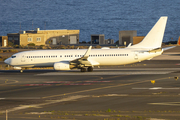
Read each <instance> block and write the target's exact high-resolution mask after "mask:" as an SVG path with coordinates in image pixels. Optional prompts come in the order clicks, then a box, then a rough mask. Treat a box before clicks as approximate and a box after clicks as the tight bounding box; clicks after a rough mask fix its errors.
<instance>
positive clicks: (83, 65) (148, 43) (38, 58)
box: [4, 16, 172, 72]
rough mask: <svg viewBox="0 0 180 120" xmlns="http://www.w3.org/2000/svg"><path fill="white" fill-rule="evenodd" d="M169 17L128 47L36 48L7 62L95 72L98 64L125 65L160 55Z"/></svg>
mask: <svg viewBox="0 0 180 120" xmlns="http://www.w3.org/2000/svg"><path fill="white" fill-rule="evenodd" d="M166 22H167V17H166V16H165V17H161V18H160V19H159V20H158V22H157V23H156V24H155V25H154V27H153V28H152V29H151V30H150V32H149V33H148V34H147V35H146V37H145V38H144V39H143V41H142V42H140V43H138V44H136V45H132V46H131V44H130V45H129V46H128V47H126V48H121V49H120V48H115V49H110V48H107V47H104V48H101V49H91V48H92V46H90V47H89V48H88V49H70V50H34V51H25V52H19V53H16V54H14V55H12V56H11V57H10V58H8V59H6V60H5V61H4V62H5V63H6V64H8V65H11V66H13V67H14V69H20V70H21V72H23V70H22V68H26V67H54V69H55V70H70V69H81V72H85V71H86V69H87V71H89V72H90V71H93V67H94V66H101V65H125V64H131V63H136V62H141V61H143V60H150V59H152V58H153V57H156V56H159V55H161V54H162V53H163V50H166V49H170V48H172V47H168V48H161V44H162V40H163V36H164V31H165V27H166Z"/></svg>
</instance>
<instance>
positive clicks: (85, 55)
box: [83, 46, 92, 58]
mask: <svg viewBox="0 0 180 120" xmlns="http://www.w3.org/2000/svg"><path fill="white" fill-rule="evenodd" d="M91 48H92V46H89V48H88V50H87V51H86V53H85V54H84V56H83V58H88V57H89V53H90V51H91Z"/></svg>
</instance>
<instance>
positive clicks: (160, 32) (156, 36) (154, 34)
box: [130, 16, 168, 49]
mask: <svg viewBox="0 0 180 120" xmlns="http://www.w3.org/2000/svg"><path fill="white" fill-rule="evenodd" d="M167 18H168V17H167V16H164V17H161V18H160V19H159V20H158V21H157V23H156V24H155V25H154V27H153V28H152V29H151V30H150V31H149V33H148V34H147V35H146V36H145V38H144V39H143V40H142V41H141V42H140V43H138V44H136V45H133V46H131V47H130V48H152V49H155V48H160V47H161V44H162V40H163V36H164V31H165V27H166V22H167Z"/></svg>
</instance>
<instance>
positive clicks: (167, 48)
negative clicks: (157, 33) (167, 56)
mask: <svg viewBox="0 0 180 120" xmlns="http://www.w3.org/2000/svg"><path fill="white" fill-rule="evenodd" d="M175 47H176V46H171V47H166V48H162V49H163V51H165V50H169V49H172V48H175Z"/></svg>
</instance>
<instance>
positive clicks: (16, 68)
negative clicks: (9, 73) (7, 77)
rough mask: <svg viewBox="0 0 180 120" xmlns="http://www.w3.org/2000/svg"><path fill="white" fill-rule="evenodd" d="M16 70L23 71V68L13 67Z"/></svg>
mask: <svg viewBox="0 0 180 120" xmlns="http://www.w3.org/2000/svg"><path fill="white" fill-rule="evenodd" d="M13 69H14V70H21V69H22V68H21V67H13Z"/></svg>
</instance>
